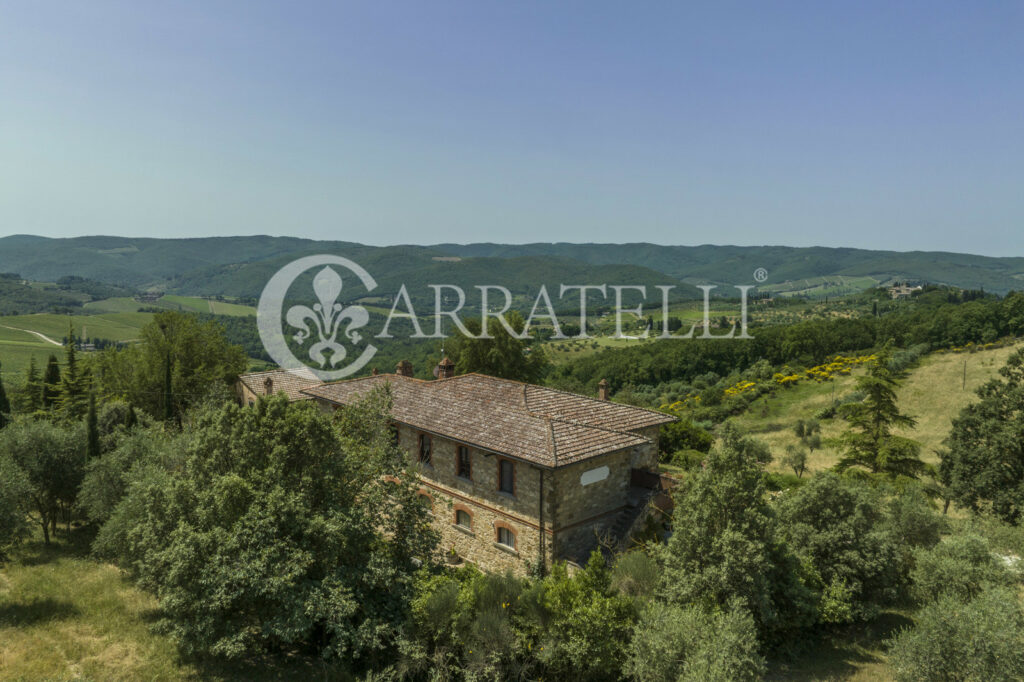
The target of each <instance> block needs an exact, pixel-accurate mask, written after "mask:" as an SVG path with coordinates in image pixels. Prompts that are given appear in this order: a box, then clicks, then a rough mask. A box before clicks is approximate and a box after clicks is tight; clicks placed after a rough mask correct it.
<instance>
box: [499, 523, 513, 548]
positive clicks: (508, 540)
mask: <svg viewBox="0 0 1024 682" xmlns="http://www.w3.org/2000/svg"><path fill="white" fill-rule="evenodd" d="M497 540H498V544H499V545H504V546H506V547H508V548H509V549H515V548H516V533H515V531H514V530H512V529H511V528H509V527H508V526H498V536H497Z"/></svg>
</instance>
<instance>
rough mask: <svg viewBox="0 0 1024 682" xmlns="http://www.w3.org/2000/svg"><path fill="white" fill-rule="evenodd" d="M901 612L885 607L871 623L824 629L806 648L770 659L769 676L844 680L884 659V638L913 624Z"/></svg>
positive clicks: (770, 677) (882, 661)
mask: <svg viewBox="0 0 1024 682" xmlns="http://www.w3.org/2000/svg"><path fill="white" fill-rule="evenodd" d="M913 624H914V621H912V620H911V619H910V618H909V617H908V616H907V615H905V614H904V613H900V612H897V611H885V612H883V613H882V614H880V615H879V616H878V618H876V619H875V620H873V621H871V622H870V623H863V624H858V625H851V626H847V627H843V628H836V629H830V630H824V631H822V632H820V633H818V635H817V637H814V636H812V637H811V638H810V639H809V641H808V642H807V645H806V648H805V649H804V650H802V651H801V652H799V653H797V654H794V655H793V656H791V657H788V658H785V659H783V658H778V659H775V660H772V661H770V662H769V667H768V670H769V672H768V676H767V679H769V680H844V679H847V678H849V677H851V676H853V675H854V674H856V673H857V672H858V671H859V670H860V669H861V668H862V667H864V666H866V665H871V664H882V663H884V662H885V654H884V650H885V648H886V641H887V640H889V639H891V638H892V637H894V636H895V635H896V634H897V633H898V632H899V631H900V630H902V629H903V628H907V627H912V626H913Z"/></svg>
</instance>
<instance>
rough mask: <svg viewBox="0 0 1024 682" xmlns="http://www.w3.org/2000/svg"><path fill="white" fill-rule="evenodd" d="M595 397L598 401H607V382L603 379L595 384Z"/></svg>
mask: <svg viewBox="0 0 1024 682" xmlns="http://www.w3.org/2000/svg"><path fill="white" fill-rule="evenodd" d="M597 397H598V399H599V400H608V382H607V381H606V380H604V379H601V381H599V382H597Z"/></svg>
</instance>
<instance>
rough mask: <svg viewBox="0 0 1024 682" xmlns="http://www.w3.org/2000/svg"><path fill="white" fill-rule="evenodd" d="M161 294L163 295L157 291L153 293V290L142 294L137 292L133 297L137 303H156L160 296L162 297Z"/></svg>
mask: <svg viewBox="0 0 1024 682" xmlns="http://www.w3.org/2000/svg"><path fill="white" fill-rule="evenodd" d="M163 296H164V295H163V294H162V293H159V292H156V293H154V292H147V293H144V294H138V295H136V296H135V297H134V298H135V300H136V301H138V302H139V303H156V302H157V301H159V300H160V299H161V298H163Z"/></svg>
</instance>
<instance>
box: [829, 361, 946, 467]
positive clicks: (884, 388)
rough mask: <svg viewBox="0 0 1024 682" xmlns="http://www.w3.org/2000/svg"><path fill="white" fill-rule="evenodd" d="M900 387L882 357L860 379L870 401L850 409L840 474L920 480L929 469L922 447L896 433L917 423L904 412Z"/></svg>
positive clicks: (843, 442) (862, 388) (866, 400)
mask: <svg viewBox="0 0 1024 682" xmlns="http://www.w3.org/2000/svg"><path fill="white" fill-rule="evenodd" d="M897 385H898V382H897V381H896V377H895V376H894V375H893V372H892V370H890V369H889V362H888V357H886V356H881V357H879V358H878V360H877V361H876V362H875V364H874V365H872V366H871V367H870V368H869V369H868V372H867V374H866V375H864V376H861V377H857V388H858V389H859V390H860V391H861V392H863V393H864V394H865V396H866V397H865V398H864V400H863V401H862V402H860V403H854V404H852V405H850V406H849V407H848V408H847V409H848V410H849V412H848V413H847V415H846V420H847V422H849V424H850V428H848V429H847V430H846V432H845V433H844V434H843V435H842V436H840V437H839V439H838V443H839V445H841V446H842V447H843V448H844V450H845V452H844V453H843V456H842V457H841V458H840V459H839V463H838V464H837V465H836V469H837V470H838V471H845V470H847V469H849V468H851V467H860V468H863V469H866V470H867V471H868V472H869V473H872V474H888V475H890V476H907V477H910V478H917V477H918V476H920V475H921V474H922V473H925V471H926V470H927V469H928V466H927V465H926V464H925V463H924V462H922V461H921V458H920V451H921V444H920V443H918V442H917V441H914V440H911V439H910V438H904V437H902V436H897V435H894V434H893V433H892V429H893V427H899V426H902V427H910V426H914V425H915V424H916V423H917V420H915V419H914V418H913V417H910V416H908V415H905V414H903V413H902V412H900V410H899V406H898V405H897V404H896V390H895V389H896V386H897Z"/></svg>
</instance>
